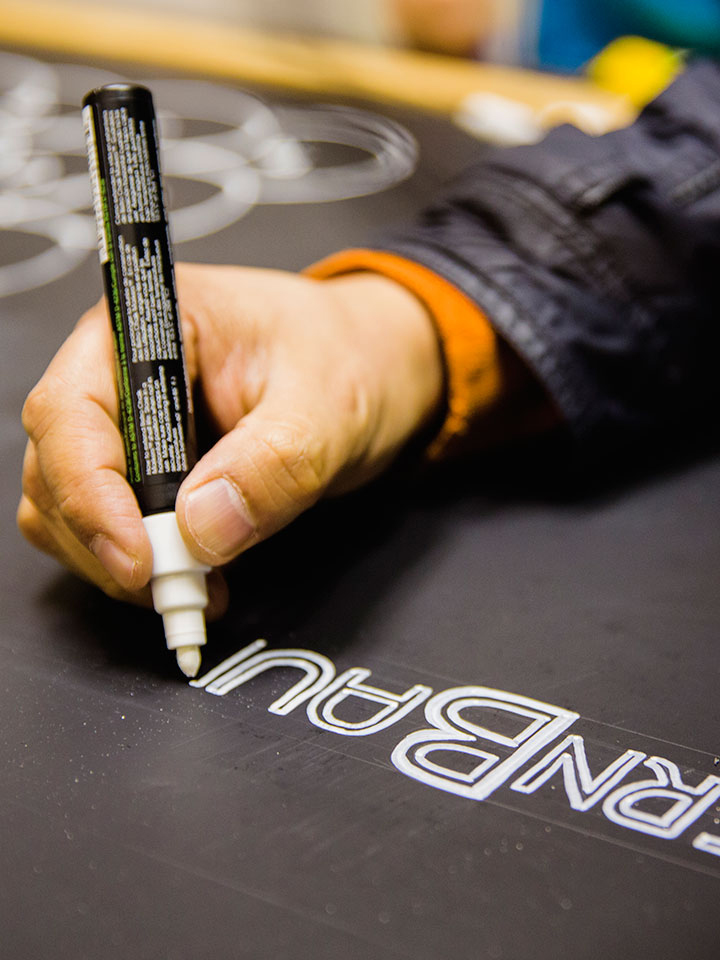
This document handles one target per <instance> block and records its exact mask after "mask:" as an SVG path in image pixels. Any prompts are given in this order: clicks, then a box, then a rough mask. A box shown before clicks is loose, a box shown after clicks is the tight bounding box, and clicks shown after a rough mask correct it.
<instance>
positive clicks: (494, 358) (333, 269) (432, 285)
mask: <svg viewBox="0 0 720 960" xmlns="http://www.w3.org/2000/svg"><path fill="white" fill-rule="evenodd" d="M358 270H371V271H373V272H374V273H379V274H382V275H383V276H386V277H388V278H389V279H391V280H395V281H396V282H397V283H400V284H402V285H403V286H404V287H406V288H407V289H408V290H410V291H411V292H412V293H414V294H415V296H416V297H418V299H420V300H421V301H422V302H423V303H424V305H425V307H426V308H427V309H428V311H429V312H430V315H431V316H432V318H433V321H434V323H435V327H436V329H437V332H438V336H439V339H440V344H441V347H442V351H443V356H444V360H445V368H446V377H447V413H446V416H445V420H444V422H443V424H442V427H441V429H440V431H439V433H438V434H437V435H436V437H435V438H434V440H433V441H432V443H431V444H430V446H429V448H428V455H429V456H430V457H431V458H438V457H440V456H441V455H442V453H443V452H444V450H445V448H446V447H447V446H448V444H449V443H450V441H451V440H453V439H455V438H459V437H461V436H463V435H464V434H465V433H466V432H467V431H468V429H469V426H470V422H471V420H472V419H473V418H474V417H476V416H478V415H480V414H482V413H485V412H486V411H488V410H489V409H490V408H491V407H492V406H493V405H494V404H495V403H496V402H497V401H498V399H499V398H500V395H501V393H502V375H501V363H500V356H499V342H498V338H497V336H496V335H495V332H494V331H493V329H492V327H491V326H490V323H489V322H488V320H487V318H486V317H485V314H484V313H483V312H482V311H481V310H480V309H479V307H477V306H476V305H475V304H474V303H473V302H472V300H470V299H469V298H468V297H466V296H465V294H463V293H461V292H460V290H458V289H457V287H455V286H453V285H452V284H451V283H449V282H448V281H447V280H444V279H443V278H442V277H440V276H438V275H437V274H436V273H433V271H432V270H429V269H428V268H427V267H423V266H421V265H420V264H418V263H415V262H414V261H412V260H406V259H405V258H404V257H400V256H398V255H397V254H394V253H385V252H380V251H375V250H363V249H357V250H344V251H342V252H340V253H336V254H333V255H332V256H330V257H327V258H326V259H325V260H321V261H319V262H318V263H315V264H313V265H312V266H310V267H308V268H307V269H306V270H305V271H304V272H305V273H306V274H307V275H308V276H311V277H315V278H317V279H321V280H322V279H328V278H330V277H335V276H339V275H340V274H343V273H352V272H354V271H358Z"/></svg>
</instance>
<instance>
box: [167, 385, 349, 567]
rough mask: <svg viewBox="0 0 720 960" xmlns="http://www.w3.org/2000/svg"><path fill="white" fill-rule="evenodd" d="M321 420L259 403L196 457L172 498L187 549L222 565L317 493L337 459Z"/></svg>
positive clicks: (296, 512) (272, 530)
mask: <svg viewBox="0 0 720 960" xmlns="http://www.w3.org/2000/svg"><path fill="white" fill-rule="evenodd" d="M323 420H324V418H323V419H322V420H320V419H310V418H309V417H306V416H303V415H301V414H299V413H295V414H289V413H288V408H286V407H283V408H282V409H280V410H277V409H274V408H273V407H272V406H271V405H270V404H264V405H263V404H261V405H260V406H259V407H257V408H256V409H255V410H254V411H253V412H252V413H250V414H249V415H248V416H246V417H244V418H243V419H242V420H241V421H240V423H239V424H238V426H237V427H236V428H235V429H234V430H232V431H231V432H230V433H228V434H226V435H225V436H224V437H223V438H222V439H221V440H220V441H219V442H218V443H217V444H216V445H215V446H214V447H213V448H212V450H211V451H210V452H209V453H207V454H206V455H205V456H204V457H203V459H202V460H201V461H200V463H199V464H198V465H197V466H196V467H195V469H194V470H193V471H192V473H191V474H190V476H189V477H188V479H187V480H186V481H185V483H184V484H183V486H182V488H181V490H180V494H179V495H178V500H177V513H178V520H179V523H180V527H181V529H182V530H183V534H184V535H185V536H186V538H187V539H188V541H189V542H191V543H194V544H195V545H196V547H195V548H194V550H193V552H194V553H196V554H197V555H198V556H199V557H200V558H201V559H203V560H205V561H206V562H208V563H211V564H220V563H225V562H227V561H228V560H231V559H232V558H233V557H235V556H237V555H238V554H239V553H241V552H242V551H244V550H246V549H247V548H248V547H250V546H252V545H253V544H255V543H258V542H259V541H260V540H264V539H265V538H266V537H268V536H270V535H271V534H273V533H275V532H276V531H277V530H279V529H281V528H282V527H284V526H286V525H287V524H288V523H289V522H290V521H291V520H293V519H294V518H295V517H297V516H298V515H299V514H300V513H302V512H303V511H304V510H306V509H307V508H308V507H310V506H312V504H314V503H315V502H316V501H317V500H318V499H319V498H320V496H322V494H323V493H324V492H325V490H326V489H327V487H328V485H329V483H330V481H331V479H332V477H333V476H334V473H335V464H334V461H335V457H336V455H331V452H330V449H329V447H330V439H331V437H330V435H329V434H328V432H327V430H326V428H325V425H324V422H323Z"/></svg>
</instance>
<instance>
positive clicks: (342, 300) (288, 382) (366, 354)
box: [18, 265, 443, 616]
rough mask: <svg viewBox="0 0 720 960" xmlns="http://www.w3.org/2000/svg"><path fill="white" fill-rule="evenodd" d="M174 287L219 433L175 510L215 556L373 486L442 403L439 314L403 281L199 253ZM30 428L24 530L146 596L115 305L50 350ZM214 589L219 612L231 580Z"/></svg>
mask: <svg viewBox="0 0 720 960" xmlns="http://www.w3.org/2000/svg"><path fill="white" fill-rule="evenodd" d="M177 281H178V298H179V302H180V308H181V322H182V326H183V336H184V341H185V352H186V360H187V366H188V374H189V377H190V381H191V383H192V385H193V388H194V393H195V395H196V396H197V397H198V401H199V402H200V403H202V404H203V406H204V408H205V412H206V415H207V418H208V419H209V421H210V423H211V424H212V426H213V428H214V429H215V431H216V434H217V438H218V439H217V442H216V443H215V445H214V446H212V447H211V449H209V450H208V452H207V453H206V454H205V455H204V456H203V457H202V458H201V459H200V460H199V462H198V463H197V465H196V466H195V467H194V469H193V470H192V471H191V473H190V474H189V475H188V477H187V478H186V479H185V481H184V483H183V485H182V487H181V489H180V493H179V495H178V499H177V504H176V509H177V515H178V521H179V525H180V528H181V531H182V534H183V537H184V538H185V540H186V542H187V544H188V547H189V548H190V550H191V551H192V553H193V554H194V555H195V556H196V557H198V558H199V559H200V560H202V561H204V562H206V563H208V564H210V565H211V566H213V567H216V568H220V567H222V565H223V564H225V563H227V562H228V561H230V560H232V559H233V558H234V557H236V556H238V554H240V553H242V552H244V551H245V550H247V549H248V548H249V547H251V546H253V545H254V544H256V543H258V542H260V541H261V540H264V539H265V538H266V537H269V536H270V535H271V534H273V533H274V532H276V531H277V530H279V529H281V528H282V527H284V526H285V525H286V524H288V523H289V522H290V521H292V520H293V519H294V518H295V517H296V516H298V515H299V514H300V513H302V512H303V511H304V510H306V509H308V508H309V507H310V506H312V505H313V504H314V503H316V502H317V501H318V500H319V499H320V498H321V497H323V496H325V495H329V494H335V493H341V492H344V491H347V490H351V489H353V488H355V487H358V486H360V485H362V484H364V483H367V482H368V481H369V480H370V479H372V478H373V477H374V476H376V475H377V474H379V473H380V472H381V471H383V470H384V469H385V468H386V467H387V466H388V465H389V464H390V463H391V462H392V461H393V459H394V458H395V457H396V456H397V454H398V452H399V451H400V450H401V449H402V448H403V447H404V446H405V445H406V443H407V442H408V440H409V439H410V438H411V437H412V436H413V435H414V434H415V433H416V432H417V431H418V430H420V429H422V428H423V427H424V426H426V425H427V424H428V422H429V421H430V420H431V419H432V418H433V417H434V416H436V415H437V414H438V412H439V410H440V408H441V406H442V403H443V367H442V358H441V355H440V350H439V346H438V342H437V337H436V335H435V331H434V327H433V324H432V320H431V318H430V316H429V315H428V313H427V311H426V310H425V308H424V307H423V305H422V303H421V302H420V301H419V300H417V299H416V298H415V297H414V295H413V294H411V293H409V292H408V291H407V290H406V289H405V288H404V287H402V286H400V285H398V284H396V283H395V282H394V281H391V280H388V279H385V278H384V277H381V276H379V275H375V274H372V273H356V274H350V275H347V276H343V277H338V278H335V279H332V280H325V281H316V280H312V279H308V278H305V277H302V276H298V275H295V274H290V273H284V272H281V271H271V270H255V269H247V268H241V267H217V266H202V265H180V266H179V267H178V270H177ZM23 424H24V426H25V429H26V431H27V433H28V437H29V440H28V444H27V449H26V454H25V462H24V467H23V494H22V499H21V501H20V506H19V509H18V524H19V527H20V529H21V531H22V532H23V534H24V535H25V537H26V538H27V539H28V540H29V541H30V542H31V543H32V544H33V545H34V546H36V547H38V548H39V549H40V550H43V551H45V552H46V553H49V554H51V555H53V556H55V557H56V558H57V559H58V560H59V561H60V562H61V563H63V564H65V565H66V566H67V567H68V568H69V569H71V570H73V571H74V572H76V573H78V574H79V575H81V576H83V577H85V578H86V579H88V580H90V581H92V582H93V583H95V584H97V585H98V586H99V587H100V588H101V589H102V590H104V591H105V592H106V593H107V594H109V595H110V596H112V597H116V598H119V599H122V600H127V601H131V602H136V603H141V604H148V603H149V602H150V598H149V588H148V582H149V579H150V572H151V567H152V553H151V548H150V543H149V541H148V539H147V535H146V533H145V528H144V526H143V524H142V522H141V517H140V511H139V509H138V506H137V502H136V500H135V497H134V495H133V493H132V491H131V489H130V487H129V486H128V484H127V483H126V480H125V458H124V450H123V444H122V439H121V436H120V433H119V430H118V425H117V397H116V389H115V382H114V363H113V352H112V339H111V334H110V325H109V320H108V317H107V312H106V308H105V305H104V303H102V302H101V303H99V304H97V305H96V306H94V307H93V308H92V309H91V310H89V311H88V312H87V313H86V314H85V315H84V316H83V317H82V318H81V319H80V321H79V322H78V324H77V326H76V328H75V330H74V331H73V333H72V334H71V335H70V337H69V338H68V339H67V340H66V342H65V343H64V345H63V346H62V347H61V349H60V350H59V352H58V353H57V355H56V356H55V357H54V359H53V360H52V362H51V363H50V365H49V367H48V369H47V371H46V372H45V374H44V375H43V377H42V378H41V380H40V381H39V383H38V384H37V386H36V387H35V388H34V389H33V390H32V392H31V393H30V395H29V396H28V398H27V401H26V403H25V406H24V409H23ZM210 595H211V604H210V609H209V613H210V615H211V616H212V615H213V614H214V615H217V614H218V613H220V612H221V611H222V609H223V608H224V606H225V604H226V591H225V588H224V584H223V581H222V577H221V576H220V575H219V574H216V575H215V576H214V577H211V578H210Z"/></svg>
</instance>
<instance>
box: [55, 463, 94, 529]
mask: <svg viewBox="0 0 720 960" xmlns="http://www.w3.org/2000/svg"><path fill="white" fill-rule="evenodd" d="M56 502H57V509H58V512H59V513H60V516H61V517H62V518H63V519H64V521H65V522H66V523H67V524H68V526H69V527H70V528H71V529H73V530H74V531H76V533H77V532H78V531H82V530H84V529H85V528H86V526H87V517H88V512H89V509H90V506H91V505H92V503H93V498H92V497H91V496H90V495H89V491H88V490H87V484H86V482H85V478H84V477H83V476H81V475H78V474H74V475H71V476H68V477H67V478H66V479H65V480H64V481H63V482H62V483H61V484H60V485H59V486H58V489H57V494H56ZM92 535H93V532H92V531H89V530H88V531H87V534H86V535H85V536H83V537H82V539H83V542H84V543H86V545H87V542H89V540H90V539H91V537H92Z"/></svg>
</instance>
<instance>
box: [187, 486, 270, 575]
mask: <svg viewBox="0 0 720 960" xmlns="http://www.w3.org/2000/svg"><path fill="white" fill-rule="evenodd" d="M185 519H186V520H187V525H188V527H189V529H190V532H191V533H192V535H193V537H194V538H195V540H196V541H197V542H198V544H199V545H200V546H201V547H203V549H205V550H207V551H208V553H212V554H214V555H215V556H216V557H218V559H220V560H223V559H225V560H229V559H230V558H231V557H234V556H235V554H236V553H238V551H239V550H240V549H241V548H242V547H243V546H244V544H245V543H246V542H247V541H248V540H249V539H250V538H251V537H252V535H253V534H254V533H255V526H254V524H253V523H252V522H251V520H250V518H249V517H248V514H247V509H246V507H245V504H244V502H243V499H242V497H241V496H240V495H239V493H238V492H237V490H236V489H235V487H233V485H232V484H231V483H228V481H227V480H223V479H222V478H221V479H219V480H211V481H210V483H206V484H204V485H203V486H202V487H197V488H196V489H195V490H193V491H192V493H189V494H188V497H187V507H186V509H185Z"/></svg>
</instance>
